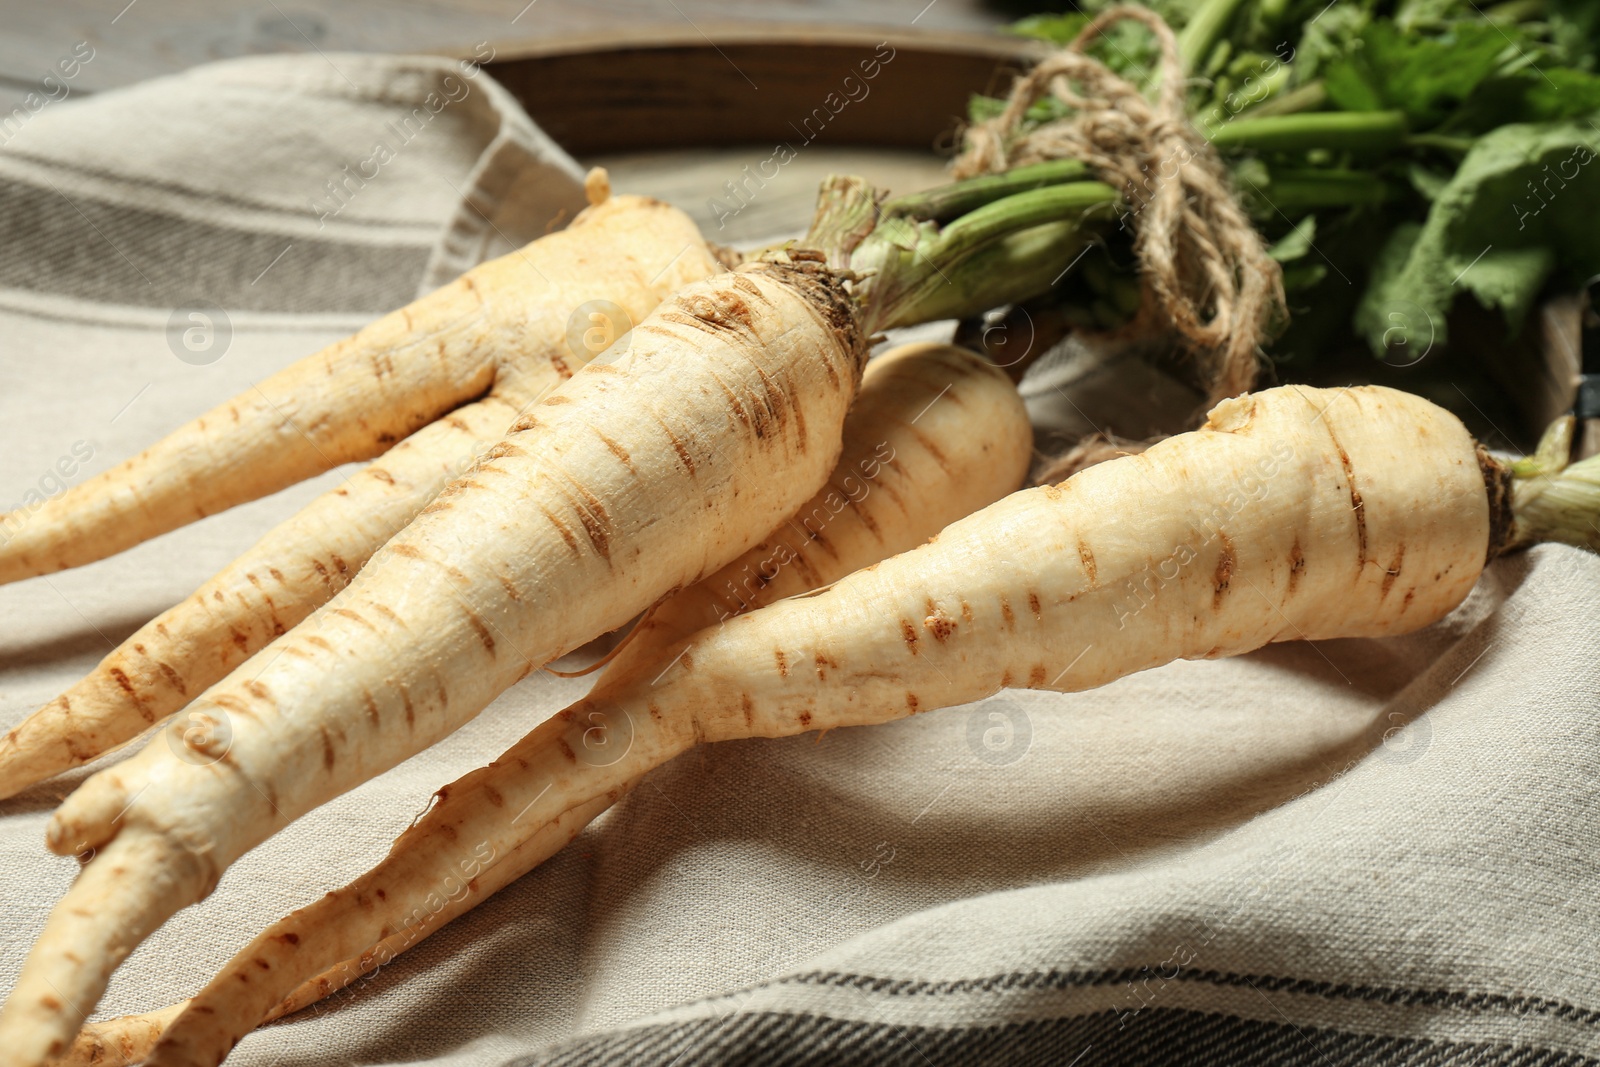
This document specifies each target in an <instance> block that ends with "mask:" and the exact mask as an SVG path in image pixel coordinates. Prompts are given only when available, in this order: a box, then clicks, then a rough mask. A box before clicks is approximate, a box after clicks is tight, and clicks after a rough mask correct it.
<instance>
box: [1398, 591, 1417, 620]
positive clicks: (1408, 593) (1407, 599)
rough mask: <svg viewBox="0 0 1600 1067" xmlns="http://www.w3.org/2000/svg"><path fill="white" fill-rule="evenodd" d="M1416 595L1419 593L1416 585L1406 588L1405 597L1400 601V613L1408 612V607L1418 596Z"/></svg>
mask: <svg viewBox="0 0 1600 1067" xmlns="http://www.w3.org/2000/svg"><path fill="white" fill-rule="evenodd" d="M1416 595H1417V587H1416V586H1412V587H1411V588H1410V589H1407V590H1406V596H1405V599H1404V600H1402V601H1400V614H1402V615H1404V614H1405V613H1406V609H1407V608H1409V607H1410V606H1411V601H1412V600H1414V599H1415V598H1416Z"/></svg>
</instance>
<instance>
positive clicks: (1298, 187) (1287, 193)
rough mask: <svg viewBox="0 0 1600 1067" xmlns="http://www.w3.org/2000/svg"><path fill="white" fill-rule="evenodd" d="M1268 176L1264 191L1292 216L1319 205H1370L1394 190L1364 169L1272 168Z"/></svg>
mask: <svg viewBox="0 0 1600 1067" xmlns="http://www.w3.org/2000/svg"><path fill="white" fill-rule="evenodd" d="M1270 178H1271V180H1270V181H1269V182H1268V183H1267V188H1266V191H1265V194H1264V195H1265V196H1266V197H1268V198H1269V199H1270V201H1271V206H1272V207H1274V208H1276V209H1277V210H1279V211H1282V212H1283V213H1285V214H1287V215H1290V216H1291V217H1292V216H1294V215H1295V214H1296V213H1297V212H1305V211H1315V210H1318V209H1322V208H1340V207H1369V206H1372V205H1375V204H1381V203H1383V202H1384V201H1385V200H1387V199H1389V197H1390V196H1391V195H1392V194H1393V192H1394V190H1393V189H1392V188H1391V187H1390V185H1389V183H1388V182H1386V181H1384V180H1383V179H1382V178H1380V177H1378V176H1377V175H1375V174H1371V173H1369V172H1367V171H1354V170H1332V169H1327V170H1324V169H1321V168H1307V169H1304V170H1289V169H1274V170H1273V171H1272V172H1271V175H1270Z"/></svg>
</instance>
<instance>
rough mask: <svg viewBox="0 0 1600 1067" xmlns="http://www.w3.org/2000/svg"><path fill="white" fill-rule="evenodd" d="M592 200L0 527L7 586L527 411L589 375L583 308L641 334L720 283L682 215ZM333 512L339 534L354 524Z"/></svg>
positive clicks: (598, 197) (598, 185) (449, 459)
mask: <svg viewBox="0 0 1600 1067" xmlns="http://www.w3.org/2000/svg"><path fill="white" fill-rule="evenodd" d="M588 187H589V190H590V196H591V199H592V200H594V201H596V203H594V204H593V205H592V206H591V207H590V208H588V209H587V210H585V211H584V212H582V213H581V214H580V215H579V216H578V217H577V218H576V219H574V220H573V222H572V224H571V225H570V226H568V227H567V228H566V229H565V230H562V231H560V232H557V233H553V234H551V235H549V236H547V237H543V238H541V239H539V240H537V241H534V242H533V243H532V244H530V245H528V246H527V247H525V248H523V249H521V250H519V251H517V252H513V253H511V254H510V255H506V256H502V257H501V258H499V259H495V260H491V261H489V262H487V263H484V264H481V265H479V266H477V267H474V268H473V269H472V270H470V271H468V272H467V273H466V274H464V275H462V276H461V277H460V278H458V279H457V280H455V281H454V282H451V283H450V284H449V285H446V286H444V287H443V288H441V289H438V290H436V291H434V292H432V293H429V294H428V295H427V296H424V297H422V298H421V299H419V300H417V301H415V302H414V303H412V304H409V305H407V306H406V307H403V308H401V309H400V310H398V311H395V312H391V313H390V314H388V315H385V316H384V317H383V318H381V319H379V320H378V321H377V322H374V323H373V324H372V325H370V326H368V327H366V328H365V329H363V330H361V331H360V332H359V333H356V334H354V335H353V336H351V337H348V338H346V339H345V340H343V341H339V342H337V343H335V344H333V345H330V346H329V347H328V348H325V349H323V350H322V351H321V352H318V353H316V354H315V355H313V356H308V357H307V358H305V359H303V360H301V361H300V362H298V363H295V364H293V365H291V366H289V367H287V368H285V369H284V370H282V371H279V372H278V373H277V374H274V375H272V376H271V377H268V378H266V379H264V380H263V381H262V382H260V383H259V384H258V385H255V386H253V387H251V388H250V389H249V390H247V391H246V392H244V393H241V394H240V395H239V396H236V397H234V398H233V399H232V400H230V401H228V402H227V403H224V404H222V405H220V406H218V407H216V408H215V409H213V410H211V411H209V412H207V413H206V414H205V415H202V416H201V417H200V418H198V419H195V420H194V421H193V422H191V423H189V424H187V425H185V426H183V427H180V428H179V429H177V430H175V431H173V433H172V434H171V435H169V436H168V437H166V438H164V439H162V440H161V441H159V442H157V443H156V444H155V445H153V446H151V447H150V448H148V449H146V450H145V451H144V452H142V453H140V454H139V455H137V456H135V457H133V458H132V459H129V460H127V461H126V462H124V463H121V464H119V465H118V466H116V467H113V468H112V469H111V470H109V471H106V472H104V473H103V474H100V475H98V476H96V477H94V478H91V479H89V480H88V481H85V482H83V483H82V484H80V485H77V486H74V487H73V488H71V489H69V490H67V491H66V492H65V493H62V494H61V495H60V496H57V497H53V498H51V499H50V500H49V501H47V502H46V503H45V504H43V505H42V506H41V507H39V509H38V510H37V511H35V512H34V513H32V514H29V515H24V516H18V515H0V534H3V535H4V536H0V583H5V582H14V581H18V580H19V579H22V578H28V577H32V576H34V575H39V574H49V573H51V572H53V571H58V570H62V569H64V568H67V567H77V566H81V565H82V564H85V563H90V562H93V561H94V560H97V559H103V558H105V557H106V556H110V555H113V554H115V553H117V552H121V551H123V550H125V549H128V548H131V547H133V546H134V545H136V544H139V543H140V542H142V541H147V540H149V539H150V538H152V537H155V536H156V535H158V534H162V533H166V532H167V531H169V530H173V529H176V528H177V527H179V526H183V525H186V524H188V523H191V522H194V521H195V520H196V519H200V518H204V517H205V516H207V515H212V514H215V513H216V512H219V511H223V510H226V509H227V508H231V507H233V506H235V505H237V504H242V503H245V502H246V501H249V500H255V499H256V498H258V497H262V496H266V495H267V494H268V493H273V492H276V491H277V490H279V489H282V488H284V487H285V486H288V485H292V484H294V483H295V482H299V481H302V480H304V479H306V478H309V477H311V476H312V475H315V474H320V473H322V472H323V471H326V470H330V469H332V468H333V467H337V466H339V465H340V464H342V463H350V462H353V461H357V460H364V459H371V458H373V457H375V456H378V455H380V454H382V453H383V452H386V451H387V450H388V449H389V448H390V447H391V446H393V445H394V444H395V443H396V442H398V441H400V440H401V439H403V438H405V437H407V436H409V435H410V434H412V433H414V432H416V431H418V430H420V429H422V428H423V427H425V426H427V425H428V424H429V423H432V422H434V420H436V419H438V418H440V417H441V416H443V415H446V414H447V413H448V412H450V411H451V410H452V409H455V408H457V407H460V406H461V405H463V404H467V403H469V402H470V401H473V400H477V399H480V398H484V397H486V396H492V397H494V398H496V399H499V400H504V401H505V402H507V403H509V404H510V405H511V406H512V408H520V407H522V406H523V405H524V404H526V403H528V402H531V401H533V400H536V399H537V398H538V397H539V396H541V395H542V394H543V393H545V392H547V391H548V390H549V389H550V388H551V386H552V385H553V384H555V383H556V382H559V381H561V380H563V379H565V378H567V377H569V376H570V375H571V374H572V372H573V371H574V370H576V369H577V368H578V367H579V366H580V365H581V364H582V362H583V360H582V358H581V353H580V354H575V353H574V352H573V351H572V350H571V349H570V348H569V347H568V345H567V344H566V343H565V337H566V331H567V321H568V318H569V316H571V315H572V314H573V312H574V311H575V310H577V309H578V308H579V307H580V306H581V305H583V304H584V303H585V302H587V301H591V300H601V299H603V300H608V301H610V302H612V303H614V304H616V305H618V306H619V307H621V308H622V309H623V310H624V311H625V312H626V313H627V314H628V315H629V316H630V317H631V321H633V322H638V321H639V320H640V319H642V318H643V317H644V316H645V315H646V314H647V313H648V312H650V311H651V310H652V309H653V308H654V307H655V306H656V305H657V304H658V303H659V302H660V301H661V300H662V299H664V298H665V297H666V296H667V295H668V294H669V293H672V292H675V291H676V290H678V289H680V288H682V287H683V286H684V285H686V284H688V283H689V282H692V281H697V280H699V279H701V278H705V277H708V276H709V275H710V274H712V273H714V272H716V271H717V270H719V269H720V266H719V264H718V263H717V261H716V259H715V257H714V256H713V255H712V253H711V251H710V250H709V249H708V248H707V247H706V244H705V241H704V239H703V238H701V236H700V234H699V232H698V231H697V230H696V229H695V225H694V223H693V222H692V221H690V219H689V217H688V216H686V215H684V214H683V213H682V212H681V211H678V210H677V209H675V208H672V207H669V206H667V205H666V204H663V203H661V202H659V201H656V200H651V199H649V198H646V197H637V196H619V197H614V198H611V199H607V196H608V195H609V188H608V187H607V185H606V182H605V178H604V172H594V173H592V174H591V177H590V181H589V183H588ZM502 414H503V412H499V411H493V412H485V414H484V419H485V420H486V423H485V425H486V426H487V427H488V428H489V430H490V431H491V432H492V433H493V434H494V436H495V437H498V436H499V434H500V433H501V432H503V431H504V429H505V425H506V424H509V422H510V420H509V419H504V420H502V418H501V416H502ZM463 421H465V422H468V423H469V424H473V425H476V424H477V422H478V421H479V420H477V419H471V418H468V419H464V420H463ZM496 422H499V423H501V425H499V426H495V425H493V424H494V423H496ZM468 432H469V433H472V434H477V433H479V432H481V431H479V430H477V429H474V430H471V431H468ZM442 436H447V435H443V434H439V435H434V436H433V438H431V439H430V440H429V441H426V442H424V444H423V446H422V447H423V448H424V449H430V448H432V447H435V446H439V447H448V448H449V452H448V454H446V455H444V456H443V458H442V462H443V463H445V464H449V463H454V462H456V461H458V460H459V459H460V455H459V453H457V452H456V451H454V444H453V443H447V442H445V441H441V440H439V439H438V438H439V437H442ZM424 467H425V469H426V468H427V467H428V465H426V464H425V465H424ZM380 469H381V468H380ZM419 473H421V472H419ZM427 477H429V478H430V479H431V480H434V481H437V479H436V478H433V476H432V475H427ZM441 484H442V483H441ZM435 491H437V489H435ZM368 495H369V496H370V494H368ZM353 503H359V501H357V502H353ZM327 510H329V511H334V512H337V514H333V515H330V516H329V517H330V518H331V519H332V520H334V521H335V522H343V521H346V519H347V518H348V516H349V514H350V513H351V509H349V508H344V509H337V508H332V507H330V508H328V509H327ZM402 511H403V509H402ZM356 513H357V514H360V512H356ZM389 521H390V525H391V529H390V532H393V529H394V528H398V527H393V526H392V520H389ZM402 522H403V519H402ZM302 536H303V535H302ZM298 539H299V538H298V537H296V538H295V540H298ZM380 543H381V541H380ZM285 547H288V548H291V549H292V548H293V547H294V545H293V543H291V544H289V545H287V546H285ZM371 550H372V549H371V548H370V547H369V548H367V551H368V552H370V551H371ZM352 554H357V553H354V552H352ZM315 555H317V553H315V552H314V551H313V553H312V556H313V557H315ZM293 562H294V565H295V566H297V567H298V566H301V565H303V564H302V563H301V561H299V560H295V561H293ZM322 562H323V563H324V564H328V563H331V562H332V561H331V560H323V561H322ZM346 562H351V561H350V560H349V559H348V558H347V559H346ZM282 566H283V565H282V564H281V563H280V564H279V568H280V569H282ZM250 599H251V600H252V601H255V604H256V606H259V605H260V601H259V600H257V599H256V596H255V594H250ZM143 666H148V667H151V668H154V663H152V664H149V665H143ZM136 669H138V668H137V667H136ZM155 669H158V668H155ZM193 688H194V690H195V691H198V689H199V688H203V686H196V687H193Z"/></svg>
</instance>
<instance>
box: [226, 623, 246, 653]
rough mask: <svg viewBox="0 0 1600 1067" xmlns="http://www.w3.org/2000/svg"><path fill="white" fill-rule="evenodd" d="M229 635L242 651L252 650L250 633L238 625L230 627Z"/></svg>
mask: <svg viewBox="0 0 1600 1067" xmlns="http://www.w3.org/2000/svg"><path fill="white" fill-rule="evenodd" d="M228 637H229V639H230V640H232V641H233V643H234V645H235V647H237V648H238V649H239V651H240V652H248V651H250V635H249V634H247V633H245V632H244V631H243V630H241V629H239V628H238V627H237V626H230V627H228Z"/></svg>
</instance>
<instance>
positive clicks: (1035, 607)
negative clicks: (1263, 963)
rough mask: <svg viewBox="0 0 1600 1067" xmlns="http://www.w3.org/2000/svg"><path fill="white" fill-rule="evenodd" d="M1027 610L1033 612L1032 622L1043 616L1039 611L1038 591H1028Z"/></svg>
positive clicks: (1039, 619)
mask: <svg viewBox="0 0 1600 1067" xmlns="http://www.w3.org/2000/svg"><path fill="white" fill-rule="evenodd" d="M1028 610H1029V611H1031V612H1033V621H1034V622H1039V621H1041V620H1042V619H1043V618H1044V616H1043V615H1041V614H1040V613H1039V594H1038V593H1034V592H1030V593H1029V594H1028Z"/></svg>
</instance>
